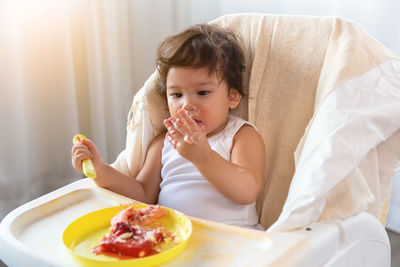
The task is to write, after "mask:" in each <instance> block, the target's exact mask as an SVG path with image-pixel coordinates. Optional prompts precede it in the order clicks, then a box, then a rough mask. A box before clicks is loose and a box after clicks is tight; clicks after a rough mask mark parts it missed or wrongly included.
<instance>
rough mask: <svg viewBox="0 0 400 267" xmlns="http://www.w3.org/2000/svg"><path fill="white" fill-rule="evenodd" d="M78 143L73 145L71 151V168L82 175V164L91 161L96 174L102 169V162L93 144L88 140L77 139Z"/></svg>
mask: <svg viewBox="0 0 400 267" xmlns="http://www.w3.org/2000/svg"><path fill="white" fill-rule="evenodd" d="M77 138H78V139H79V140H78V141H79V142H78V143H76V144H74V145H73V147H72V150H71V158H72V166H73V167H74V168H75V170H77V171H78V172H80V173H83V168H82V162H83V160H85V159H91V160H92V163H93V166H94V169H95V171H96V173H97V174H99V173H100V171H101V170H102V168H103V167H104V165H105V164H104V161H103V159H102V157H101V155H100V152H99V151H98V150H97V148H96V146H95V145H94V143H93V142H92V141H91V140H89V139H83V138H81V137H77Z"/></svg>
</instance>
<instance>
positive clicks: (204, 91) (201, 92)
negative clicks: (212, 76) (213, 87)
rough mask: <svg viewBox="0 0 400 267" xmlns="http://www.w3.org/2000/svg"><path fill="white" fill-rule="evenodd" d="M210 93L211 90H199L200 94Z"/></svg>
mask: <svg viewBox="0 0 400 267" xmlns="http://www.w3.org/2000/svg"><path fill="white" fill-rule="evenodd" d="M209 93H210V91H206V90H201V91H199V92H197V94H198V95H208V94H209Z"/></svg>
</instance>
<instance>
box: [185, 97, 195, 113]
mask: <svg viewBox="0 0 400 267" xmlns="http://www.w3.org/2000/svg"><path fill="white" fill-rule="evenodd" d="M182 108H183V109H184V110H193V109H196V105H195V104H194V103H193V101H191V100H190V99H188V98H187V99H185V102H184V103H183V106H182Z"/></svg>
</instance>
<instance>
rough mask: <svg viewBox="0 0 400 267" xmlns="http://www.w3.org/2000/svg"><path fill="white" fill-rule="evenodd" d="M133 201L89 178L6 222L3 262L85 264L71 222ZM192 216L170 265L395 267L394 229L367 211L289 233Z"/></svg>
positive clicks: (0, 244) (0, 232)
mask: <svg viewBox="0 0 400 267" xmlns="http://www.w3.org/2000/svg"><path fill="white" fill-rule="evenodd" d="M131 202H132V199H129V198H126V197H123V196H121V195H118V194H115V193H113V192H110V191H108V190H105V189H102V188H99V187H97V186H96V185H95V183H94V182H93V180H92V179H90V178H86V179H82V180H79V181H77V182H74V183H71V184H69V185H66V186H64V187H62V188H60V189H58V190H55V191H53V192H51V193H49V194H47V195H44V196H42V197H40V198H38V199H35V200H33V201H31V202H29V203H26V204H24V205H22V206H20V207H18V208H17V209H15V210H13V211H12V212H10V213H9V214H8V215H7V216H6V217H5V218H4V219H3V220H2V222H1V223H0V259H1V260H2V261H3V262H4V263H6V264H7V265H9V266H41V267H42V266H71V267H73V266H79V265H78V263H77V262H76V261H75V259H74V258H73V257H72V256H71V255H70V254H69V251H68V250H67V248H65V247H64V244H63V242H62V233H63V231H64V229H65V227H66V226H67V225H68V224H69V223H71V222H72V221H73V220H75V219H77V218H79V217H80V216H82V215H84V214H86V213H88V212H91V211H94V210H97V209H102V208H105V207H110V206H116V205H119V204H126V203H131ZM190 219H191V221H192V225H193V233H192V236H191V238H190V239H189V243H188V245H187V247H186V248H185V250H184V251H183V252H182V253H181V254H179V255H178V256H177V257H176V258H175V259H173V260H172V261H170V262H168V263H166V264H165V265H164V266H174V267H175V266H329V267H337V266H347V265H348V264H347V263H349V262H352V263H354V264H355V265H357V264H358V266H390V245H389V240H388V238H387V234H386V232H385V230H384V228H383V227H382V225H380V223H379V221H378V220H377V219H376V218H375V217H373V216H372V215H370V214H367V213H361V214H359V215H357V216H354V217H350V218H348V219H347V220H330V221H324V222H318V223H315V224H313V225H310V226H309V228H310V229H312V230H311V231H308V230H307V229H299V230H298V231H293V232H286V233H279V232H269V233H267V232H263V231H257V230H249V229H244V228H239V227H234V226H229V225H224V224H219V223H214V222H210V221H205V220H199V219H196V218H190ZM354 264H352V265H354Z"/></svg>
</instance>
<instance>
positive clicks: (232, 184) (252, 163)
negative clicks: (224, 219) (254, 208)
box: [193, 125, 265, 204]
mask: <svg viewBox="0 0 400 267" xmlns="http://www.w3.org/2000/svg"><path fill="white" fill-rule="evenodd" d="M202 159H203V160H201V161H199V162H193V164H194V165H195V166H196V167H197V169H198V170H199V171H200V172H201V174H203V176H204V177H205V178H207V180H208V181H209V182H210V183H211V184H212V185H213V186H214V187H215V188H216V189H217V190H218V191H219V192H220V193H221V194H223V195H224V196H225V197H227V198H229V199H230V200H232V201H234V202H236V203H238V204H250V203H252V202H254V201H255V200H256V199H257V195H258V192H259V191H260V188H261V183H262V179H263V175H264V164H265V163H264V162H265V151H264V142H263V140H262V138H261V136H260V134H259V133H258V132H257V131H256V130H255V129H254V128H253V127H251V126H248V125H245V126H243V127H242V128H240V130H239V131H238V132H237V134H236V135H235V137H234V139H233V145H232V150H231V161H227V160H225V159H224V158H222V157H221V156H220V155H219V154H218V153H217V152H215V151H214V150H211V149H210V151H209V154H208V156H205V157H203V158H202Z"/></svg>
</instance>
